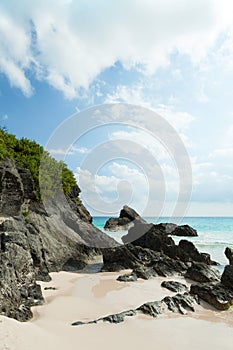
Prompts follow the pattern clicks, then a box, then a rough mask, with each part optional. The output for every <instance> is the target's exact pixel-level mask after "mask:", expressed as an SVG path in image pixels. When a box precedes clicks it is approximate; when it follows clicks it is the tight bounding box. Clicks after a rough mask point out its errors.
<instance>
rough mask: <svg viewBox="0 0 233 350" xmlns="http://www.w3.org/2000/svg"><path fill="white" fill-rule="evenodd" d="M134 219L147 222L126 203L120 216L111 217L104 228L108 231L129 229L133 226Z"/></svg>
mask: <svg viewBox="0 0 233 350" xmlns="http://www.w3.org/2000/svg"><path fill="white" fill-rule="evenodd" d="M134 220H138V221H140V222H145V220H143V219H142V218H141V216H140V215H139V214H138V213H137V212H136V211H135V210H134V209H132V208H130V207H128V206H127V205H124V207H123V209H122V210H121V212H120V216H119V218H109V219H108V220H107V221H106V223H105V225H104V229H105V230H108V231H119V230H128V229H129V228H130V227H132V226H133V222H134Z"/></svg>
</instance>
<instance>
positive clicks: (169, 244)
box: [122, 222, 216, 265]
mask: <svg viewBox="0 0 233 350" xmlns="http://www.w3.org/2000/svg"><path fill="white" fill-rule="evenodd" d="M165 230H166V228H165V226H164V225H163V224H160V225H153V224H145V223H141V222H135V224H134V226H133V227H132V228H130V229H129V231H128V234H127V235H125V236H123V237H122V240H123V242H124V243H125V244H127V243H129V242H131V244H133V245H134V246H140V247H143V248H149V249H151V250H154V251H157V252H161V253H164V254H165V255H167V256H169V257H170V258H172V259H175V260H181V261H183V262H192V261H196V262H203V263H205V264H208V265H211V264H216V263H215V262H214V261H212V260H211V258H210V255H209V254H205V253H200V252H199V251H198V250H197V248H196V247H195V246H194V244H193V243H192V242H190V241H187V240H181V241H180V242H179V244H178V245H176V244H175V242H174V240H173V239H172V237H169V236H168V235H167V234H166V231H165Z"/></svg>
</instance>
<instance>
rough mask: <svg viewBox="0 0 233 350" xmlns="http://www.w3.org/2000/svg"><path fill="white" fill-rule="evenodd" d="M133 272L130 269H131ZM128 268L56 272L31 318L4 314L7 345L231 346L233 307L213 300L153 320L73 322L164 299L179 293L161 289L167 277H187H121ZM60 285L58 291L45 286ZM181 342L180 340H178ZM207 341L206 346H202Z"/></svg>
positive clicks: (22, 349) (0, 329)
mask: <svg viewBox="0 0 233 350" xmlns="http://www.w3.org/2000/svg"><path fill="white" fill-rule="evenodd" d="M128 271H129V270H128ZM124 272H126V270H124V271H121V272H117V273H112V272H102V273H97V274H86V273H71V272H63V271H62V272H56V273H51V274H50V275H51V277H52V280H51V281H50V282H39V283H40V284H41V286H42V291H43V295H44V297H45V304H43V305H41V306H34V307H33V308H32V311H33V314H34V317H33V319H32V320H31V321H29V322H26V323H20V322H18V321H16V320H13V319H9V318H6V317H3V316H0V344H1V345H0V349H1V350H27V349H28V350H29V349H31V348H33V349H34V350H39V349H41V348H43V347H45V348H46V349H48V350H55V349H56V350H62V349H64V348H65V347H66V348H68V349H69V350H73V349H77V346H82V347H83V348H85V349H87V350H89V349H91V348H93V346H94V347H95V349H101V350H105V349H107V348H109V346H110V347H111V349H114V350H115V349H118V350H119V347H121V346H122V347H123V346H130V347H133V348H134V349H139V348H141V347H142V346H152V345H153V344H155V342H156V344H158V345H159V346H160V349H173V350H174V349H176V348H177V349H178V348H179V350H184V349H186V347H187V346H189V350H194V349H195V350H196V348H197V347H198V348H199V349H203V350H204V349H206V348H211V349H212V350H215V349H216V350H219V349H220V348H221V350H222V349H224V350H228V349H229V350H230V349H231V348H232V342H233V332H232V329H233V310H229V311H221V312H220V311H216V310H215V311H214V310H212V309H211V308H210V307H208V305H207V304H205V303H202V305H198V306H197V307H196V312H195V313H192V312H189V313H188V315H178V314H173V313H171V312H168V313H165V314H163V315H159V316H158V318H156V319H153V318H151V317H149V316H144V315H140V314H139V315H136V316H134V317H129V318H126V320H125V322H123V323H120V324H109V323H104V322H99V323H98V324H94V325H93V324H92V325H82V326H71V323H72V322H76V321H84V322H85V321H89V320H93V319H97V318H99V317H103V316H105V315H109V314H112V313H117V312H121V311H124V310H126V309H130V308H135V307H137V306H139V305H140V304H142V303H144V302H148V301H155V300H160V299H161V298H163V297H164V296H165V295H174V294H175V293H173V292H170V291H168V290H167V289H164V288H161V287H160V283H161V281H163V280H177V281H181V282H182V281H183V282H184V279H183V278H181V277H174V278H163V277H156V278H152V279H150V280H147V281H144V280H138V281H137V282H125V283H123V282H118V281H116V278H117V276H118V275H119V274H121V273H124ZM45 287H56V288H57V289H56V290H51V289H49V290H44V288H45ZM176 344H177V345H176ZM202 346H203V347H202Z"/></svg>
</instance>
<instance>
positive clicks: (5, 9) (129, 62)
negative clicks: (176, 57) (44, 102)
mask: <svg viewBox="0 0 233 350" xmlns="http://www.w3.org/2000/svg"><path fill="white" fill-rule="evenodd" d="M0 10H1V14H0V38H1V39H0V57H1V60H0V71H1V72H2V73H4V74H5V75H6V76H7V77H8V79H9V81H10V83H11V85H12V86H15V87H18V88H20V89H21V90H22V92H23V93H24V94H25V95H27V96H30V95H31V94H32V92H33V89H32V86H31V83H30V81H29V77H28V72H29V71H31V72H32V73H34V74H35V76H36V77H37V78H38V79H41V80H45V81H47V82H48V83H49V84H50V85H51V86H53V87H54V88H56V89H58V90H60V91H62V92H63V94H64V96H65V97H66V98H68V99H72V98H74V97H76V96H78V92H79V88H80V87H83V88H88V86H89V84H90V83H91V82H92V81H93V80H94V79H95V78H96V77H97V76H98V75H99V74H100V73H101V72H102V71H103V70H104V69H106V68H108V67H111V66H113V65H114V64H115V63H116V62H117V61H120V62H121V63H122V64H123V66H124V67H126V68H131V67H135V68H137V69H139V70H141V71H143V72H144V73H146V74H147V73H148V74H151V73H153V72H155V71H156V69H157V68H158V67H165V66H168V65H169V61H170V57H169V55H170V54H171V53H173V52H174V51H177V52H179V53H180V54H185V55H188V57H190V59H191V61H192V62H193V63H194V64H199V63H200V62H201V61H202V60H204V59H205V58H206V57H207V56H208V53H209V52H210V51H209V50H211V48H212V47H213V46H214V44H215V43H216V40H217V39H218V37H219V35H220V34H221V33H223V32H224V33H226V32H227V33H228V38H229V40H228V41H226V43H225V48H223V49H222V51H223V52H226V51H227V56H228V57H232V55H233V52H232V47H231V45H230V44H229V43H230V42H231V39H232V37H233V34H232V33H233V31H232V30H231V29H232V27H233V26H232V13H233V5H232V2H231V1H227V0H223V1H221V2H220V1H218V0H211V1H210V0H206V1H204V2H203V1H201V0H195V1H194V0H193V1H186V0H177V1H176V2H174V1H173V0H144V1H141V0H135V1H132V0H124V1H123V0H119V1H115V2H112V1H104V0H102V1H98V2H94V1H93V2H92V3H91V4H89V5H87V2H86V1H85V0H78V1H66V0H56V1H55V0H51V1H49V2H47V1H44V0H42V1H40V2H38V1H37V2H33V3H32V2H31V1H30V0H24V1H23V2H20V3H16V2H15V1H13V0H9V1H7V2H2V3H1V4H0ZM224 55H225V54H224ZM225 56H226V55H225Z"/></svg>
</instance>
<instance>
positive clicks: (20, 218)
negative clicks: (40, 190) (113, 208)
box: [0, 159, 116, 321]
mask: <svg viewBox="0 0 233 350" xmlns="http://www.w3.org/2000/svg"><path fill="white" fill-rule="evenodd" d="M75 192H76V194H77V192H78V193H79V192H80V190H79V189H78V187H77V188H74V189H73V192H72V195H71V198H67V206H66V208H62V207H59V205H58V212H57V213H55V214H54V215H48V214H47V213H46V211H45V209H44V207H43V205H42V203H39V202H38V201H37V200H36V195H35V192H34V189H33V180H32V177H31V174H30V171H29V170H27V169H23V168H20V167H18V166H16V165H15V164H14V162H13V161H12V160H9V159H6V160H4V161H2V162H1V163H0V313H1V314H3V315H5V316H9V317H13V318H16V319H17V320H20V321H25V320H28V319H29V318H30V317H31V316H32V313H31V310H30V307H31V306H32V305H37V304H40V303H42V302H43V297H42V293H41V289H40V286H39V285H38V284H37V283H36V280H45V281H48V280H49V279H50V277H49V272H51V271H59V270H61V269H65V270H71V269H75V270H78V269H80V268H83V267H84V266H85V265H86V261H87V259H90V258H91V257H93V256H95V255H96V254H100V251H99V250H98V249H95V248H91V247H89V246H90V245H91V246H98V245H100V246H101V244H103V245H104V246H112V245H113V244H115V243H116V242H115V241H114V240H113V239H111V238H110V237H108V236H107V235H105V234H104V233H103V232H101V231H99V230H97V229H96V228H95V227H94V226H92V225H91V223H90V222H91V216H90V214H89V213H88V212H87V210H86V209H85V208H84V206H83V205H82V203H81V202H80V201H75V200H74V198H72V197H74V195H75Z"/></svg>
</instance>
